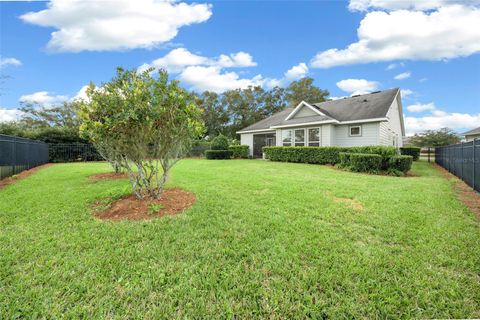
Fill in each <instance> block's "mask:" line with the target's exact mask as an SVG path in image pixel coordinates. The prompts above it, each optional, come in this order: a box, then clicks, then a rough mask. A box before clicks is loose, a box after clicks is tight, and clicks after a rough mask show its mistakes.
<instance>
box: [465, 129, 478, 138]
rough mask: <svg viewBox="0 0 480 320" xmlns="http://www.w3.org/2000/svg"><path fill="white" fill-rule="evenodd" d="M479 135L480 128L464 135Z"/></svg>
mask: <svg viewBox="0 0 480 320" xmlns="http://www.w3.org/2000/svg"><path fill="white" fill-rule="evenodd" d="M477 134H480V127H478V128H476V129H473V130H470V131H467V132H464V133H463V135H464V136H473V135H477Z"/></svg>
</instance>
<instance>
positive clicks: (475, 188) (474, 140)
mask: <svg viewBox="0 0 480 320" xmlns="http://www.w3.org/2000/svg"><path fill="white" fill-rule="evenodd" d="M479 141H480V140H479ZM476 147H477V139H473V163H472V166H473V190H477V185H476V184H475V183H476V181H475V173H476V172H475V167H476V163H475V148H476Z"/></svg>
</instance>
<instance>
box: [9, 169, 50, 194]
mask: <svg viewBox="0 0 480 320" xmlns="http://www.w3.org/2000/svg"><path fill="white" fill-rule="evenodd" d="M53 165H54V164H53V163H47V164H43V165H41V166H38V167H35V168H32V169H30V170H25V171H22V172H20V173H19V174H16V175H13V176H11V177H8V178H5V179H2V180H0V189H3V188H5V187H6V186H8V185H11V184H12V183H15V182H17V181H18V180H22V179H25V178H26V177H28V176H30V175H32V174H34V173H35V172H37V171H40V170H42V169H45V168H48V167H50V166H53Z"/></svg>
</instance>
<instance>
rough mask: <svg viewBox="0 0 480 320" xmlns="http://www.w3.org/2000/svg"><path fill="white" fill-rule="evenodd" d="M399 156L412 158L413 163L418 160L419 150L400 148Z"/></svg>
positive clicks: (416, 148)
mask: <svg viewBox="0 0 480 320" xmlns="http://www.w3.org/2000/svg"><path fill="white" fill-rule="evenodd" d="M400 154H401V155H402V156H412V157H413V161H417V160H418V159H419V158H420V148H418V147H401V148H400Z"/></svg>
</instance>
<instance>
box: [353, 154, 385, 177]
mask: <svg viewBox="0 0 480 320" xmlns="http://www.w3.org/2000/svg"><path fill="white" fill-rule="evenodd" d="M348 157H349V158H350V159H349V166H348V168H349V169H350V170H352V171H356V172H368V173H378V172H379V171H380V169H381V168H382V156H381V155H379V154H367V153H350V155H349V156H348Z"/></svg>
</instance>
